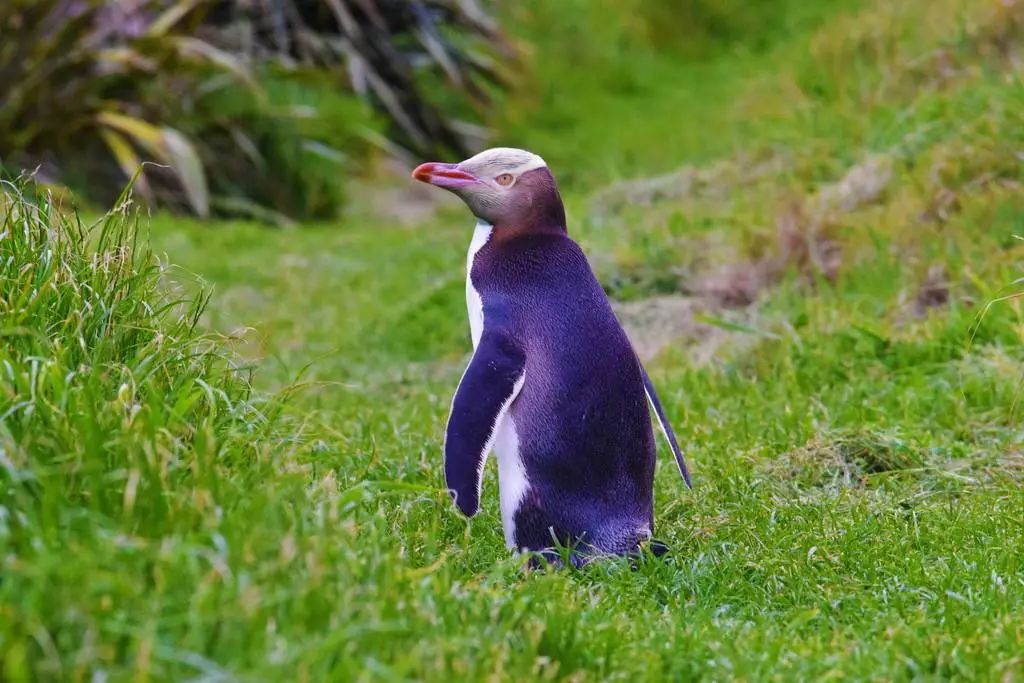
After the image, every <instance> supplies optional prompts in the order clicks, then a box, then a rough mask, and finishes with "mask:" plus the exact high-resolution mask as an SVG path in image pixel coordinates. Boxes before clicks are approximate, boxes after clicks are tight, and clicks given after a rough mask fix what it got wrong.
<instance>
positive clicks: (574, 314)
mask: <svg viewBox="0 0 1024 683" xmlns="http://www.w3.org/2000/svg"><path fill="white" fill-rule="evenodd" d="M412 176H413V178H414V179H416V180H419V181H421V182H424V183H429V184H431V185H435V186H437V187H440V188H443V189H445V190H448V191H450V192H453V193H454V194H456V195H457V196H458V197H459V198H461V199H462V200H463V202H464V203H465V204H466V205H467V206H468V207H469V209H470V211H472V213H473V214H474V215H475V216H476V219H477V222H476V228H475V230H474V232H473V237H472V240H471V241H470V244H469V251H468V254H467V260H466V307H467V311H468V315H469V329H470V337H471V339H472V342H473V355H472V357H471V359H470V361H469V365H468V366H467V367H466V369H465V372H463V374H462V378H461V380H460V381H459V384H458V388H457V389H456V391H455V395H454V397H453V398H452V402H451V408H450V411H449V417H448V422H447V425H446V427H445V438H444V472H445V481H446V484H447V487H448V489H449V493H450V494H451V496H452V498H453V499H454V502H455V505H456V506H457V507H458V509H459V510H460V511H461V512H462V513H464V514H465V515H466V516H468V517H472V516H474V515H475V514H476V513H477V512H478V511H479V509H480V492H481V487H482V484H483V472H484V463H485V461H486V459H487V457H488V454H489V453H490V452H491V451H492V450H493V451H494V453H495V455H496V457H497V461H498V487H499V490H500V495H501V519H502V526H503V528H504V533H505V541H506V543H507V545H508V547H509V548H510V549H512V550H513V551H517V552H530V553H534V554H535V555H536V556H541V557H545V558H553V557H555V555H554V554H553V553H555V552H557V550H554V549H558V548H563V549H564V548H569V549H570V550H571V554H570V557H571V560H572V562H573V563H574V564H576V565H582V564H586V563H587V562H589V561H591V560H592V559H594V558H597V557H601V556H609V555H635V554H636V553H638V552H640V551H641V548H643V547H645V546H647V544H648V542H650V541H651V539H652V535H653V531H654V496H653V488H654V467H655V440H654V432H653V429H652V424H651V415H650V412H649V408H648V404H650V407H652V408H653V410H654V414H655V416H656V418H657V420H658V423H659V425H660V427H661V431H662V433H663V434H664V436H665V438H666V439H667V441H668V443H669V446H670V447H671V449H672V452H673V454H674V455H675V459H676V464H677V466H678V469H679V473H680V475H681V476H682V478H683V480H684V481H685V483H686V485H687V486H688V487H692V483H691V481H690V474H689V471H688V470H687V467H686V462H685V460H684V459H683V455H682V452H681V451H680V448H679V444H678V442H677V440H676V437H675V434H674V432H673V431H672V427H671V425H669V422H668V419H667V418H666V417H665V411H664V410H663V408H662V406H661V401H660V400H659V398H658V394H657V392H656V391H655V389H654V386H653V384H652V383H651V380H650V378H649V377H648V376H647V373H646V371H645V370H644V368H643V366H642V365H641V363H640V360H639V358H638V357H637V355H636V353H635V351H634V350H633V347H632V345H631V343H630V341H629V339H628V338H627V337H626V333H625V332H624V331H623V329H622V326H621V325H620V324H619V321H618V320H617V318H616V317H615V314H614V313H613V312H612V308H611V305H610V303H609V301H608V297H607V296H606V295H605V293H604V290H603V289H602V287H601V285H600V284H599V283H598V281H597V278H596V277H595V276H594V273H593V271H592V270H591V268H590V265H589V263H588V262H587V259H586V256H585V255H584V254H583V251H582V250H581V249H580V247H579V245H577V244H576V242H575V241H573V240H572V239H571V238H570V237H569V234H568V230H567V226H566V218H565V208H564V206H563V204H562V198H561V195H560V194H559V191H558V186H557V184H556V183H555V179H554V176H553V175H552V174H551V171H550V170H549V169H548V166H547V164H546V163H545V162H544V160H543V159H542V158H541V157H540V156H538V155H536V154H533V153H531V152H528V151H525V150H521V149H512V148H503V147H502V148H493V149H488V150H485V151H483V152H480V153H479V154H477V155H476V156H473V157H471V158H469V159H466V160H465V161H462V162H460V163H455V164H451V163H439V162H430V163H424V164H421V165H419V166H418V167H416V169H415V170H414V171H413V173H412ZM650 548H651V550H652V551H653V552H655V554H661V552H663V551H664V549H665V547H664V546H663V545H661V544H658V543H657V542H655V543H652V544H651V545H650ZM562 552H564V550H563V551H562Z"/></svg>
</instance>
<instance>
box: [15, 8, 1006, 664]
mask: <svg viewBox="0 0 1024 683" xmlns="http://www.w3.org/2000/svg"><path fill="white" fill-rule="evenodd" d="M616 4H617V3H611V2H593V3H589V4H587V5H585V6H584V3H575V5H578V6H579V8H580V12H577V13H576V14H575V15H573V17H574V19H573V20H572V22H576V23H571V22H569V21H568V20H566V19H565V14H556V13H554V12H553V10H551V9H547V10H545V9H544V7H545V4H543V3H532V2H530V3H525V4H523V5H522V8H521V9H520V10H519V13H518V14H517V15H516V16H514V17H512V18H511V20H512V21H516V22H519V24H517V25H518V26H520V28H521V30H522V31H525V32H527V34H529V35H532V36H534V37H535V38H536V39H537V40H538V41H540V42H539V43H538V47H537V48H536V50H535V52H534V54H533V57H532V65H533V69H534V76H533V79H532V80H531V81H530V82H529V83H527V84H524V85H523V87H522V92H520V93H518V94H517V95H516V96H515V97H514V98H513V99H511V100H510V101H509V102H508V103H506V105H505V106H504V107H503V111H502V113H501V115H500V116H499V119H500V123H501V125H502V127H503V131H504V132H503V134H502V135H503V138H502V141H503V142H510V143H513V144H517V145H522V146H529V147H531V148H533V149H535V150H536V151H538V152H540V153H541V154H543V155H544V156H545V157H546V158H547V159H548V161H549V163H550V164H551V166H552V167H553V170H554V171H555V173H556V175H557V176H559V177H560V178H561V179H562V180H563V185H564V187H565V189H566V192H565V194H566V200H567V203H568V206H569V209H570V214H571V221H572V225H571V226H570V230H571V232H572V233H573V234H574V235H575V236H576V237H577V239H579V240H580V242H581V243H582V245H583V247H584V249H585V250H586V251H587V253H588V255H590V257H591V260H592V262H593V264H594V266H595V269H596V270H597V272H598V275H599V277H600V279H601V280H602V282H603V283H604V284H605V286H606V289H607V290H608V291H609V293H610V294H612V295H613V297H614V298H615V299H616V300H617V302H618V303H617V304H616V305H617V307H618V310H619V312H620V314H621V317H622V318H623V320H624V322H625V323H626V324H627V327H628V329H629V331H630V334H631V335H632V336H633V339H634V341H635V342H636V344H637V346H638V348H641V349H642V352H643V353H644V355H645V357H646V358H648V359H649V360H648V367H649V369H650V370H651V374H652V376H653V378H654V380H655V383H656V384H657V385H658V386H659V387H660V389H661V394H662V398H663V400H664V402H665V403H666V408H667V410H668V412H669V414H670V416H671V418H672V421H673V424H674V425H675V426H676V430H677V433H678V434H679V436H680V439H681V441H683V442H684V443H686V444H687V450H688V454H689V459H690V461H691V467H692V470H693V472H694V479H695V484H696V486H695V488H694V490H693V491H692V492H691V491H687V490H685V489H684V488H683V487H682V486H681V485H680V483H679V481H678V477H677V475H676V473H675V472H674V470H673V467H672V466H671V464H670V462H669V454H668V453H667V452H666V451H665V450H662V451H661V458H662V459H661V464H662V466H661V467H660V468H659V471H658V474H657V480H656V518H655V524H656V529H657V535H658V537H660V538H663V539H665V540H666V542H667V543H668V544H669V545H670V546H671V548H672V554H671V557H670V558H669V559H668V560H666V561H653V560H652V561H649V562H644V563H642V564H641V566H640V567H639V568H637V569H636V570H631V569H630V568H629V567H628V566H627V565H625V564H623V563H616V562H609V563H604V564H601V565H598V566H593V567H590V568H588V569H587V570H585V571H563V572H556V573H524V572H523V571H521V570H520V568H519V564H518V562H517V561H515V560H514V559H512V558H509V557H508V556H507V554H506V552H505V550H504V544H503V540H502V534H501V531H500V520H499V517H498V500H497V485H496V477H495V476H494V474H495V472H494V469H493V465H492V466H490V467H489V470H488V476H487V478H486V482H485V486H484V494H483V510H482V512H481V513H480V515H478V516H477V517H476V518H474V519H473V520H472V522H467V521H466V520H464V519H462V518H461V517H460V516H459V515H458V514H457V512H456V511H455V510H454V508H453V507H452V506H451V505H450V503H449V502H448V500H447V495H446V494H445V492H444V491H443V474H442V455H441V449H440V444H441V432H442V427H443V422H444V419H445V416H446V413H447V410H448V405H449V400H450V395H451V391H452V390H453V388H454V387H455V385H456V383H457V381H458V377H459V375H460V373H461V371H462V367H463V364H464V362H465V359H466V357H467V354H468V351H469V340H468V332H467V330H466V323H465V319H464V315H465V314H464V301H463V296H464V293H463V278H464V274H463V272H462V268H463V267H464V258H465V252H464V250H465V246H466V243H467V241H468V239H469V232H470V227H471V221H470V219H469V218H468V216H467V215H466V214H465V213H464V212H463V211H462V210H460V209H459V208H457V207H450V206H448V205H445V206H444V207H443V208H441V209H440V210H439V212H438V213H437V214H436V215H430V216H427V217H424V218H422V219H421V220H419V221H417V222H415V223H414V224H411V225H402V226H395V225H394V222H393V221H390V220H387V219H385V218H383V217H382V216H381V210H380V207H379V206H375V202H374V201H371V197H370V195H369V194H368V195H367V196H366V197H365V198H364V203H365V204H366V206H364V207H363V210H362V211H360V212H356V213H353V215H352V216H351V218H349V219H348V220H346V221H345V222H344V224H342V225H321V226H304V228H303V229H298V230H291V231H272V230H268V229H265V228H260V227H257V226H253V225H246V224H228V223H223V224H217V225H210V224H203V223H189V222H185V221H180V220H177V219H170V218H166V217H157V218H155V219H153V220H152V221H151V222H149V221H147V222H145V223H144V226H147V227H144V228H143V233H142V236H143V238H144V239H143V240H142V242H145V238H150V239H152V246H153V249H154V251H155V252H156V253H157V254H160V255H164V254H166V260H168V261H169V262H171V263H174V264H178V266H176V267H171V266H167V265H166V264H165V263H164V260H163V257H162V256H161V260H154V259H153V258H152V257H151V256H150V255H148V253H146V251H145V249H144V248H142V247H139V246H134V247H133V246H132V245H135V241H134V232H133V225H134V223H133V222H132V221H131V220H130V219H129V218H126V217H125V216H124V215H123V214H122V213H116V214H113V215H112V216H110V217H108V218H107V219H106V222H105V223H104V224H103V225H105V226H107V227H106V229H105V230H104V228H103V227H100V228H97V229H96V230H94V231H93V232H92V233H91V234H92V237H91V238H88V237H83V238H80V237H78V232H79V230H78V227H77V226H76V224H75V223H73V222H71V223H69V222H67V221H64V220H62V219H60V218H59V216H58V215H57V214H56V213H48V212H45V211H44V212H43V213H42V214H34V217H33V218H32V220H30V221H27V222H26V219H25V214H26V212H27V211H30V210H29V209H27V208H26V207H25V206H24V205H22V204H16V205H12V204H11V200H9V199H8V200H6V203H5V204H4V205H3V215H4V216H5V219H4V221H3V228H0V234H2V235H3V238H2V241H0V247H2V253H3V255H4V259H3V262H2V263H0V267H2V268H3V270H2V273H3V278H2V280H0V282H2V285H0V306H2V308H0V311H2V314H3V322H2V328H0V329H2V330H3V338H4V345H3V346H2V347H0V353H2V354H3V356H2V357H0V361H2V362H0V376H2V384H0V387H2V392H0V416H2V424H0V563H2V565H0V566H2V572H0V672H2V676H0V677H2V678H4V679H9V680H33V679H70V680H86V679H92V678H94V677H95V676H97V675H99V676H100V678H101V679H102V678H103V677H106V678H107V679H109V680H127V679H135V680H146V679H154V680H167V679H172V680H178V679H185V678H202V679H213V680H221V679H229V680H230V679H243V680H264V679H269V680H325V679H327V680H330V679H338V680H350V679H356V680H405V679H413V678H415V679H427V680H439V679H449V680H450V679H453V678H455V679H459V680H481V679H492V680H502V679H506V678H510V679H515V680H520V679H529V678H536V679H539V680H562V679H571V680H599V679H613V680H617V679H623V680H624V679H631V680H665V679H690V678H697V677H701V678H712V679H727V680H731V679H735V678H742V679H751V680H757V679H763V678H769V677H777V678H782V679H792V678H802V679H806V678H812V677H813V678H818V677H833V678H838V677H844V678H845V677H852V678H864V679H866V678H883V679H914V678H918V679H932V678H953V677H956V678H969V679H983V680H984V679H989V680H1017V679H1020V678H1024V660H1022V659H1021V656H1020V653H1021V652H1022V651H1024V526H1022V524H1021V520H1022V519H1024V488H1022V479H1024V455H1022V443H1021V442H1022V438H1024V435H1022V432H1021V429H1020V424H1021V410H1022V407H1021V391H1022V381H1024V365H1022V363H1024V347H1022V343H1021V341H1022V340H1021V335H1022V330H1024V319H1022V315H1021V309H1020V306H1019V302H1018V300H1016V299H1014V298H1012V295H1013V294H1015V293H1016V292H1018V291H1020V287H1019V285H1013V284H1012V283H1014V282H1015V281H1016V279H1017V278H1018V277H1020V276H1021V275H1022V274H1024V243H1022V242H1021V241H1020V240H1019V239H1018V238H1017V236H1022V235H1024V193H1022V192H1021V189H1022V186H1021V182H1022V180H1024V173H1022V170H1024V169H1022V165H1024V161H1022V158H1024V114H1022V112H1024V87H1022V86H1024V84H1022V81H1021V74H1022V70H1021V69H1022V67H1021V65H1022V60H1024V38H1022V36H1024V5H1021V4H1020V3H1019V2H1017V3H1014V2H992V3H989V2H982V3H978V2H967V1H966V0H938V1H932V2H925V1H924V0H908V1H907V2H902V3H890V2H880V1H876V2H870V1H869V2H863V3H857V4H856V5H854V4H850V5H848V6H845V7H844V6H838V5H827V6H826V5H815V6H813V8H812V9H805V10H803V11H802V13H796V11H795V10H794V12H791V13H786V14H784V16H783V18H778V19H773V20H772V21H771V22H770V23H765V24H764V25H765V26H768V27H769V28H770V31H769V30H767V29H766V31H765V34H766V38H765V39H764V40H760V41H755V42H754V43H753V47H747V48H743V47H742V46H744V45H750V44H751V41H750V40H748V38H747V37H748V36H749V35H750V32H751V31H753V32H754V33H756V32H757V31H756V28H755V29H752V28H750V27H749V26H748V25H745V24H744V23H743V22H742V21H741V22H740V23H738V24H737V23H735V22H736V21H739V20H738V19H728V17H726V18H725V19H722V20H721V21H719V22H718V23H713V24H712V25H710V27H704V28H701V27H699V26H698V27H695V28H694V29H693V30H694V31H696V30H697V29H698V28H699V29H700V31H703V33H701V32H698V33H694V34H693V35H695V36H702V35H704V36H705V39H704V40H705V44H703V47H702V46H701V45H702V43H701V41H700V40H698V39H697V38H694V39H693V41H694V45H693V46H692V47H693V49H681V48H680V47H679V46H674V44H673V42H672V40H671V39H670V37H669V38H666V37H664V34H663V33H659V32H658V29H659V27H660V28H661V30H662V31H663V30H664V19H663V18H662V15H659V14H658V13H657V12H656V11H654V10H652V14H650V15H648V14H645V13H643V12H641V11H640V9H643V8H644V7H646V8H656V7H659V6H661V5H665V6H668V3H661V4H659V3H647V4H645V5H643V6H640V5H636V4H635V3H619V5H620V6H621V7H624V9H619V10H616V9H615V8H614V5H616ZM793 6H794V7H798V6H797V5H795V4H794V5H793ZM588 7H589V8H590V9H589V10H588V11H589V12H592V13H588V11H583V10H585V9H586V8H588ZM638 8H639V9H638ZM812 10H813V11H812ZM616 11H619V12H622V13H623V14H621V15H616V16H619V18H621V17H627V16H628V17H633V19H634V21H632V22H622V21H613V20H612V19H610V18H608V14H607V13H611V12H616ZM602 13H603V14H602ZM758 16H761V15H755V18H756V17H758ZM602 17H604V21H602ZM747 21H748V22H749V21H750V19H749V18H748V19H747ZM758 21H759V22H760V21H762V20H761V19H759V20H758ZM763 21H764V22H767V21H768V20H767V19H763ZM758 25H760V24H759V23H755V24H754V26H755V27H756V26H758ZM599 29H600V30H599ZM705 34H707V35H710V36H711V37H707V35H705ZM641 44H642V45H651V46H652V47H649V48H647V49H645V50H643V51H640V50H636V49H634V48H635V47H636V46H637V45H641ZM565 46H571V48H572V50H573V51H575V52H578V53H579V55H578V56H577V59H578V60H579V63H578V65H579V68H577V69H576V70H577V71H578V72H580V73H589V74H591V75H592V77H587V78H576V79H570V78H565V77H564V75H565V74H566V73H567V72H569V71H571V70H572V69H573V63H567V62H557V61H555V56H556V55H557V54H559V51H560V50H562V49H563V48H564V49H569V48H568V47H565ZM575 52H574V54H575ZM683 59H685V60H686V61H685V62H683V61H681V60H683ZM681 63H682V64H683V66H680V64H681ZM607 65H615V67H616V68H615V69H614V70H605V69H604V68H603V67H604V66H607ZM583 66H588V67H591V70H590V71H589V72H586V71H584V70H583V68H582V67H583ZM616 84H617V85H616ZM373 196H377V197H379V196H382V195H373ZM12 206H13V207H14V208H13V209H12ZM26 224H27V225H28V227H26ZM101 235H102V236H101ZM140 244H141V242H140ZM204 287H205V288H212V298H211V299H210V300H209V302H206V301H205V299H203V300H202V301H201V303H200V304H194V305H192V306H191V307H190V306H187V305H183V304H180V303H176V301H177V299H178V298H180V297H181V296H182V293H188V294H191V295H192V296H194V295H195V293H196V292H198V291H201V290H202V289H203V288H204ZM168 292H170V294H168ZM1007 297H1009V298H1007ZM988 302H996V303H994V304H993V305H991V306H986V304H987V303H988ZM197 319H198V321H199V322H198V326H194V325H193V321H195V320H197ZM204 329H205V330H210V331H215V332H218V333H220V334H223V335H228V336H227V337H213V338H211V337H207V336H203V334H202V332H201V330H204ZM229 360H230V362H229ZM249 368H251V369H252V370H253V371H254V374H253V377H252V384H253V385H254V386H255V391H251V390H250V387H249V380H248V376H247V375H248V372H247V370H248V369H249Z"/></svg>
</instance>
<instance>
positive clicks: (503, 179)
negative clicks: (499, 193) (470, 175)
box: [494, 173, 515, 187]
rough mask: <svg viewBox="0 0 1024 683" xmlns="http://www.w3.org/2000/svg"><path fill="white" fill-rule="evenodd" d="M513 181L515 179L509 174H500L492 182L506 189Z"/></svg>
mask: <svg viewBox="0 0 1024 683" xmlns="http://www.w3.org/2000/svg"><path fill="white" fill-rule="evenodd" d="M513 180H515V178H514V177H513V176H512V174H511V173H502V174H501V175H500V176H498V177H497V178H495V179H494V181H495V182H496V183H498V184H499V185H501V186H502V187H508V186H509V185H511V184H512V181H513Z"/></svg>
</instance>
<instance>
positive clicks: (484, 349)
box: [444, 327, 526, 517]
mask: <svg viewBox="0 0 1024 683" xmlns="http://www.w3.org/2000/svg"><path fill="white" fill-rule="evenodd" d="M525 366H526V355H525V354H524V353H523V351H522V349H521V348H520V347H519V346H518V345H517V344H516V343H515V342H514V341H513V339H512V337H511V336H510V335H508V334H507V333H506V332H505V331H504V330H502V329H500V328H498V329H488V328H487V327H484V331H483V334H482V335H481V337H480V343H479V344H478V345H477V348H476V351H475V352H474V353H473V358H472V360H470V361H469V367H467V368H466V372H465V373H463V375H462V380H461V381H460V382H459V388H458V389H456V390H455V397H454V398H453V399H452V410H451V415H449V416H448V426H447V427H445V438H444V476H445V481H446V482H447V485H448V490H449V492H450V493H451V494H452V497H453V498H454V499H455V504H456V505H457V506H458V508H459V509H460V510H461V511H462V512H463V513H464V514H466V515H467V516H469V517H472V516H473V515H475V514H476V513H477V511H478V510H479V509H480V487H481V486H482V485H483V474H484V462H485V461H486V459H487V453H488V452H489V451H490V450H491V446H492V445H494V437H495V432H496V431H497V428H498V425H499V424H500V421H501V419H502V417H504V415H505V413H506V412H507V411H508V407H509V406H510V405H512V401H514V400H515V398H516V395H517V394H518V393H519V390H520V389H521V388H522V386H523V380H524V379H525V374H524V371H525Z"/></svg>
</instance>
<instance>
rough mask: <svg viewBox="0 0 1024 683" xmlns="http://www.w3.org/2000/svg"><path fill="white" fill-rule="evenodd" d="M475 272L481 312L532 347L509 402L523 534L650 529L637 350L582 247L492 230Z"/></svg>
mask: <svg viewBox="0 0 1024 683" xmlns="http://www.w3.org/2000/svg"><path fill="white" fill-rule="evenodd" d="M471 277H472V280H473V284H474V286H476V287H477V288H478V290H479V291H480V294H481V297H482V299H483V306H484V318H485V324H486V321H487V320H490V319H495V320H501V321H502V322H503V324H504V325H505V326H506V328H507V329H508V331H509V333H510V334H511V335H512V337H513V338H514V339H515V341H516V342H517V343H518V344H519V345H520V347H521V348H522V349H523V350H524V351H525V356H526V363H525V377H524V382H523V385H522V389H521V390H520V392H519V395H518V397H517V399H516V401H515V402H514V403H513V404H512V406H511V408H510V416H511V419H512V422H513V424H514V426H515V431H516V435H517V440H518V449H519V458H520V459H521V461H522V465H523V468H524V470H525V474H526V478H527V480H528V482H529V487H528V490H527V494H526V496H525V498H524V500H523V503H522V505H521V506H520V509H519V511H518V513H517V515H516V522H517V523H516V530H517V531H516V535H517V538H516V542H517V544H518V545H520V546H531V547H534V546H537V545H539V546H541V547H542V546H544V545H549V544H550V541H551V531H550V529H554V531H555V532H556V533H557V534H558V535H560V536H564V537H565V538H566V539H570V540H571V539H574V538H576V537H577V535H576V534H577V531H578V530H582V529H586V530H589V532H590V534H591V536H598V537H599V536H604V537H603V538H591V539H589V540H587V539H584V541H585V542H590V543H593V544H595V545H597V546H598V547H599V548H600V549H601V550H604V551H608V552H621V551H623V550H628V549H629V548H620V547H618V546H620V545H635V543H636V542H637V541H639V540H643V539H642V538H634V536H636V535H637V534H639V535H640V536H643V535H644V532H643V529H646V533H648V534H649V533H650V527H651V524H652V515H653V503H652V491H651V489H652V486H653V477H654V451H655V448H654V435H653V431H652V429H651V421H650V415H649V413H648V409H647V398H646V394H645V392H644V386H643V376H642V374H641V369H640V364H639V361H638V360H637V358H636V355H635V353H634V352H633V349H632V346H631V345H630V343H629V340H628V338H627V337H626V334H625V332H624V331H623V330H622V327H621V325H620V324H619V322H618V320H617V319H616V318H615V315H614V313H613V312H612V310H611V306H610V304H609V302H608V298H607V296H606V295H605V293H604V290H603V289H602V288H601V286H600V284H599V283H598V282H597V279H596V278H595V277H594V275H593V272H592V271H591V269H590V266H589V264H588V263H587V260H586V257H585V256H584V254H583V252H582V251H581V250H580V248H579V246H578V245H577V244H576V243H575V242H573V241H572V239H570V238H569V237H568V236H567V235H564V234H542V235H522V236H518V237H514V238H511V239H507V240H504V241H503V240H498V241H492V242H489V243H488V244H487V245H486V247H485V248H484V249H481V250H480V252H479V253H478V255H477V258H476V260H475V261H474V264H473V270H472V273H471ZM602 530H603V531H602ZM533 536H538V538H533Z"/></svg>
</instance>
